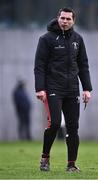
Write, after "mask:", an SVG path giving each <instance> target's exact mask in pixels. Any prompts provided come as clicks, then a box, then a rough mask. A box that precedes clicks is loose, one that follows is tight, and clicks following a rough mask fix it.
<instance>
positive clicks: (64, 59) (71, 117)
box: [34, 8, 92, 172]
mask: <svg viewBox="0 0 98 180" xmlns="http://www.w3.org/2000/svg"><path fill="white" fill-rule="evenodd" d="M75 19H76V16H75V12H74V11H73V10H72V9H70V8H62V9H60V11H59V12H58V16H57V18H56V19H53V20H52V21H51V22H50V23H49V24H48V32H46V33H45V34H44V35H42V36H41V37H40V38H39V42H38V46H37V50H36V55H35V68H34V72H35V89H36V96H37V98H38V99H40V100H41V101H42V102H43V103H44V105H45V108H46V110H47V113H48V125H47V128H46V129H45V131H44V140H43V150H42V155H41V161H40V170H43V171H48V170H49V169H50V161H49V160H50V150H51V147H52V144H53V142H54V140H55V138H56V135H57V132H58V130H59V128H60V125H61V111H63V114H64V118H65V124H66V144H67V153H68V162H67V168H66V171H68V172H74V171H76V172H79V171H80V169H79V168H78V167H77V166H76V160H77V155H78V147H79V135H78V128H79V115H80V91H79V79H80V81H81V84H82V87H83V102H84V103H85V104H86V103H88V102H89V100H90V98H91V93H90V92H91V91H92V85H91V80H90V73H89V65H88V57H87V53H86V49H85V45H84V41H83V38H82V37H81V35H79V34H78V33H77V32H75V31H74V29H73V26H74V23H75Z"/></svg>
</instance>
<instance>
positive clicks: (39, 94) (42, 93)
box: [36, 91, 46, 102]
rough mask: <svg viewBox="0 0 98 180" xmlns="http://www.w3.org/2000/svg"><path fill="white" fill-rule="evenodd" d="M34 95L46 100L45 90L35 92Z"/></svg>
mask: <svg viewBox="0 0 98 180" xmlns="http://www.w3.org/2000/svg"><path fill="white" fill-rule="evenodd" d="M36 97H37V98H38V99H40V100H41V101H43V102H45V101H46V92H45V91H39V92H36Z"/></svg>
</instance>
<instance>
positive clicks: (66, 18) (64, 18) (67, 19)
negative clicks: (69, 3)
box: [58, 11, 74, 31]
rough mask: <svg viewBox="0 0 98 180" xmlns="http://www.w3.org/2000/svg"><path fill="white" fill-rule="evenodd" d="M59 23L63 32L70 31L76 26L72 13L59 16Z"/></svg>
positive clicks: (62, 13) (63, 13)
mask: <svg viewBox="0 0 98 180" xmlns="http://www.w3.org/2000/svg"><path fill="white" fill-rule="evenodd" d="M58 23H59V26H60V28H61V29H62V30H65V31H66V30H68V29H70V28H71V27H72V26H73V25H74V20H73V14H72V12H64V11H62V12H61V14H60V16H58Z"/></svg>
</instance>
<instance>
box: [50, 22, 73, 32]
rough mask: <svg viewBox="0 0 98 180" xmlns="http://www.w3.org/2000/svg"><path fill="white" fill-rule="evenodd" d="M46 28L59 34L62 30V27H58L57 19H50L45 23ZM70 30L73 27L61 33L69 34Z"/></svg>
mask: <svg viewBox="0 0 98 180" xmlns="http://www.w3.org/2000/svg"><path fill="white" fill-rule="evenodd" d="M47 30H48V31H50V32H55V33H57V34H60V33H62V32H63V31H62V29H61V28H60V26H59V24H58V21H57V19H53V20H52V21H50V23H49V24H48V25H47ZM72 31H73V28H71V29H69V30H67V31H64V32H63V33H64V34H65V35H71V33H72Z"/></svg>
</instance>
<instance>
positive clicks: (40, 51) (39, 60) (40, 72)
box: [34, 37, 49, 92]
mask: <svg viewBox="0 0 98 180" xmlns="http://www.w3.org/2000/svg"><path fill="white" fill-rule="evenodd" d="M48 59H49V47H48V43H47V41H46V39H45V38H44V37H40V38H39V42H38V46H37V50H36V54H35V65H34V74H35V90H36V92H38V91H41V90H45V88H46V87H45V79H46V67H47V63H48Z"/></svg>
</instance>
